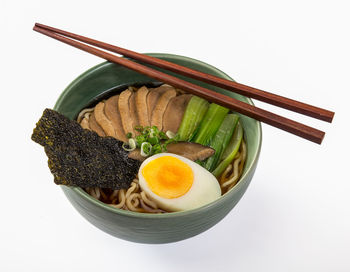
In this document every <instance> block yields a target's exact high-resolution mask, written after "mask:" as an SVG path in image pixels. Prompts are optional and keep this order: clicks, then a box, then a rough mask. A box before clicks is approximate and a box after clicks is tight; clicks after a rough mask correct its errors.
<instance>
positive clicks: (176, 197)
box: [139, 153, 221, 211]
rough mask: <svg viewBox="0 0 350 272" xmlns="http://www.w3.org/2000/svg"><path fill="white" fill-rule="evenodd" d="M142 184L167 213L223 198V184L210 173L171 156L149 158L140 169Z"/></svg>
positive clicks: (173, 155) (175, 156) (190, 162)
mask: <svg viewBox="0 0 350 272" xmlns="http://www.w3.org/2000/svg"><path fill="white" fill-rule="evenodd" d="M139 184H140V186H141V188H142V190H143V191H145V193H146V194H147V195H148V196H149V197H150V198H151V199H153V200H154V201H155V202H156V203H157V204H158V206H159V207H160V208H162V209H164V210H167V211H184V210H189V209H194V208H198V207H200V206H203V205H205V204H208V203H210V202H212V201H214V200H216V199H217V198H219V197H220V195H221V189H220V185H219V183H218V181H217V179H216V178H215V176H213V175H212V174H211V173H210V172H209V171H207V170H206V169H205V168H203V167H201V166H200V165H198V164H197V163H195V162H193V161H191V160H189V159H187V158H184V157H182V156H179V155H175V154H170V153H160V154H156V155H154V156H151V157H149V158H147V159H146V160H145V161H144V162H143V163H142V164H141V167H140V169H139Z"/></svg>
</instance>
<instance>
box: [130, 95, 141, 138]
mask: <svg viewBox="0 0 350 272" xmlns="http://www.w3.org/2000/svg"><path fill="white" fill-rule="evenodd" d="M136 94H137V93H135V92H133V93H132V95H131V96H130V98H129V109H130V117H131V119H132V124H133V131H134V135H138V134H140V133H139V132H138V131H137V130H136V129H135V127H136V126H139V125H140V122H139V118H138V116H137V107H136Z"/></svg>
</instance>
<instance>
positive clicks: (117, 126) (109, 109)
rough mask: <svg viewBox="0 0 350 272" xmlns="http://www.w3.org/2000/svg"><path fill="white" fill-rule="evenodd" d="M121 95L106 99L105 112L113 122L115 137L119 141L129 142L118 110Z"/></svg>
mask: <svg viewBox="0 0 350 272" xmlns="http://www.w3.org/2000/svg"><path fill="white" fill-rule="evenodd" d="M118 99H119V95H114V96H112V97H110V98H108V99H107V100H106V101H105V114H106V116H107V118H108V119H109V120H110V121H111V122H112V125H113V127H114V131H115V138H117V139H118V140H119V141H123V142H127V141H128V139H127V138H126V134H125V132H124V129H123V125H122V121H121V117H120V113H119V110H118Z"/></svg>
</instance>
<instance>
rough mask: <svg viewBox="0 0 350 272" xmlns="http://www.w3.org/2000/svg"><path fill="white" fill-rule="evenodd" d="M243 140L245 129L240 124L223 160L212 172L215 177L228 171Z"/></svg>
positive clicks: (225, 151)
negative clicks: (227, 168)
mask: <svg viewBox="0 0 350 272" xmlns="http://www.w3.org/2000/svg"><path fill="white" fill-rule="evenodd" d="M242 138H243V128H242V125H241V123H240V122H238V123H237V126H236V128H235V131H234V132H233V135H232V138H231V140H230V142H229V144H228V145H227V147H226V149H225V150H224V153H223V154H222V160H221V162H220V163H219V165H218V166H217V167H216V168H215V170H214V171H213V172H212V174H213V175H214V176H215V177H217V178H218V177H219V176H220V175H221V174H222V172H224V170H225V169H226V167H227V166H228V165H229V164H230V163H231V162H232V160H233V159H234V157H235V156H236V154H237V152H238V150H239V147H240V145H241V142H242Z"/></svg>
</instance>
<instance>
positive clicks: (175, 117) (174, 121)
mask: <svg viewBox="0 0 350 272" xmlns="http://www.w3.org/2000/svg"><path fill="white" fill-rule="evenodd" d="M191 97H192V95H191V94H182V95H179V96H176V97H173V98H172V99H171V100H170V101H169V103H168V106H167V108H166V110H165V112H164V115H163V131H168V130H170V131H171V132H174V133H176V132H177V130H178V129H179V127H180V124H181V121H182V117H183V115H184V113H185V111H186V107H187V104H188V102H189V101H190V99H191Z"/></svg>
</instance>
